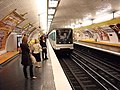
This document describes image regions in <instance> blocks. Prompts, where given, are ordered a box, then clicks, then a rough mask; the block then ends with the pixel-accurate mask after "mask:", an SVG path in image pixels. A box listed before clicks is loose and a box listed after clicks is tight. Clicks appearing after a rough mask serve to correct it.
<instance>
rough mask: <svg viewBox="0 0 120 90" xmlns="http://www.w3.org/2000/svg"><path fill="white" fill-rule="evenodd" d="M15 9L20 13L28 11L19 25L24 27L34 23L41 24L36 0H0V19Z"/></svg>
mask: <svg viewBox="0 0 120 90" xmlns="http://www.w3.org/2000/svg"><path fill="white" fill-rule="evenodd" d="M14 9H17V10H16V12H17V13H19V14H24V13H27V14H26V15H25V16H24V18H25V19H26V20H25V21H23V22H22V23H21V24H20V25H19V26H20V27H23V26H24V25H26V24H28V23H32V24H33V25H34V26H35V27H38V26H39V20H38V13H37V6H36V2H35V0H0V12H1V13H0V20H1V19H2V18H4V17H5V16H6V15H8V14H9V13H11V12H12V11H13V10H14Z"/></svg>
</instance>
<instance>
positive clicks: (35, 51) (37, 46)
mask: <svg viewBox="0 0 120 90" xmlns="http://www.w3.org/2000/svg"><path fill="white" fill-rule="evenodd" d="M32 48H33V50H32V51H33V56H34V57H35V59H36V61H37V62H36V67H38V68H40V67H41V65H40V61H41V58H40V52H41V51H42V48H41V46H40V44H39V43H38V40H37V39H35V43H34V44H33V47H32Z"/></svg>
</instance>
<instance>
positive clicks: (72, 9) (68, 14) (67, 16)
mask: <svg viewBox="0 0 120 90" xmlns="http://www.w3.org/2000/svg"><path fill="white" fill-rule="evenodd" d="M114 10H115V11H120V0H61V1H60V3H59V5H58V8H57V11H56V13H55V16H54V18H53V21H52V23H51V26H50V29H53V28H57V27H64V26H66V25H70V24H71V23H76V21H77V20H79V23H82V22H83V19H84V18H86V17H88V16H89V18H88V19H92V18H97V15H98V13H97V12H99V15H100V14H101V17H102V15H104V13H112V11H114ZM118 14H119V16H120V13H118Z"/></svg>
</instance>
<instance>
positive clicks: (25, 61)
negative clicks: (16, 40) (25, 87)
mask: <svg viewBox="0 0 120 90" xmlns="http://www.w3.org/2000/svg"><path fill="white" fill-rule="evenodd" d="M27 41H28V38H27V36H24V37H23V39H22V44H20V48H21V52H22V61H21V64H22V65H23V73H24V76H25V78H26V79H28V73H27V67H28V66H29V73H30V77H31V79H35V78H36V77H35V76H34V75H33V65H32V60H31V59H30V49H29V46H28V44H27Z"/></svg>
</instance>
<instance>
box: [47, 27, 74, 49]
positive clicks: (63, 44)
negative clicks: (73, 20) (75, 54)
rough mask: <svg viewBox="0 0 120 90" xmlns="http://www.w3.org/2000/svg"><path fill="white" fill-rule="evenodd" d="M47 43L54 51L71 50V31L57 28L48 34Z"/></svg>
mask: <svg viewBox="0 0 120 90" xmlns="http://www.w3.org/2000/svg"><path fill="white" fill-rule="evenodd" d="M49 41H50V43H51V45H52V47H53V49H54V50H67V51H68V50H69V51H72V50H73V30H72V29H71V28H57V29H54V30H52V31H51V32H50V33H49Z"/></svg>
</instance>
